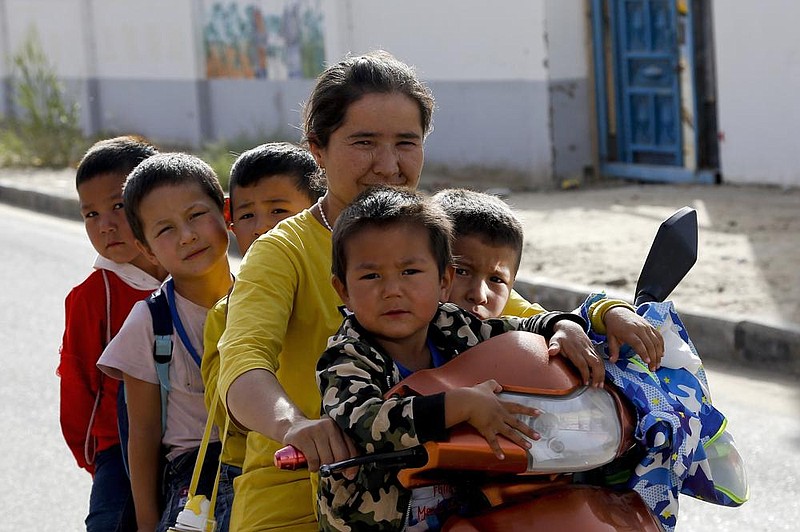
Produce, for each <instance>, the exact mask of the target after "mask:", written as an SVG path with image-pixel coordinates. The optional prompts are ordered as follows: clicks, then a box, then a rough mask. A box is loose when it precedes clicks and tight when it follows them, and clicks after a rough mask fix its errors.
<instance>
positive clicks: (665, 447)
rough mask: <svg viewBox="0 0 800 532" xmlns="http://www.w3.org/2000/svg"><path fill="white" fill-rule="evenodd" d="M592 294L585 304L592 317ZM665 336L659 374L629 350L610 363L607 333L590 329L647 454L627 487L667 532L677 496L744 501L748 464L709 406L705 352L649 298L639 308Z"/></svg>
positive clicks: (670, 309)
mask: <svg viewBox="0 0 800 532" xmlns="http://www.w3.org/2000/svg"><path fill="white" fill-rule="evenodd" d="M604 297H605V294H592V295H591V296H589V298H588V299H587V300H586V301H585V302H584V304H583V306H582V307H581V313H582V314H583V316H584V318H586V319H588V309H589V307H590V306H591V304H592V303H594V302H596V301H597V300H599V299H601V298H604ZM636 312H637V314H639V315H640V316H642V317H644V318H645V319H646V320H647V321H648V322H650V324H651V325H653V326H654V327H655V328H656V329H658V330H659V331H660V332H661V334H662V336H663V337H664V358H663V360H662V365H661V367H660V368H659V369H658V370H656V371H655V372H653V371H650V370H649V369H648V367H647V365H646V364H645V363H644V361H642V359H641V358H639V356H638V355H637V354H636V353H634V352H633V351H632V350H631V349H630V348H627V349H624V350H622V353H621V355H620V357H619V360H618V361H617V362H616V363H614V364H612V363H611V362H609V361H608V346H607V344H606V338H605V336H602V335H598V334H596V333H590V337H591V339H592V341H593V342H595V343H596V344H599V345H600V346H601V348H602V351H603V353H604V354H605V357H606V361H605V367H606V377H607V378H608V380H610V381H611V382H612V383H613V384H614V385H615V386H616V387H617V388H619V389H620V390H621V391H622V393H623V395H625V397H627V398H628V399H629V400H630V401H631V403H632V404H633V406H634V408H635V411H636V414H637V426H636V432H635V438H636V441H637V442H638V443H639V445H640V446H641V447H642V451H643V454H644V457H643V458H642V459H641V460H640V461H639V463H638V464H636V466H635V467H634V469H633V471H631V472H630V475H629V476H628V478H627V480H626V482H625V487H627V488H629V489H633V490H634V491H636V492H637V493H638V494H639V495H640V496H641V497H642V499H643V500H644V501H645V503H646V504H647V506H648V507H649V508H650V510H651V511H652V512H653V514H654V515H655V516H656V517H658V519H659V520H660V521H661V524H662V526H663V527H664V529H665V530H666V531H668V532H670V531H672V530H674V528H675V524H676V522H677V514H678V494H679V493H683V494H684V495H689V496H691V497H694V498H697V499H701V500H704V501H708V502H711V503H714V504H721V505H725V506H739V505H741V504H742V503H744V502H745V501H746V500H747V498H748V496H749V490H748V486H747V480H746V475H745V471H744V465H743V462H742V459H741V456H740V455H739V453H738V451H737V450H736V446H735V443H734V442H733V438H732V437H731V436H730V434H729V433H727V432H726V431H725V428H726V425H727V420H726V419H725V416H724V415H723V414H722V413H721V412H719V411H718V410H717V409H716V408H714V406H713V405H712V403H711V396H710V393H709V389H708V380H707V378H706V374H705V370H704V369H703V366H702V362H701V360H700V357H699V356H698V354H697V350H696V349H695V347H694V344H693V343H692V341H691V339H690V338H689V335H688V334H687V332H686V328H685V327H684V325H683V322H682V321H681V319H680V317H679V316H678V313H677V312H675V308H674V306H673V304H672V303H671V302H669V301H665V302H662V303H645V304H643V305H640V306H639V307H638V308H637V309H636Z"/></svg>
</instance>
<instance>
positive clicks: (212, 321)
mask: <svg viewBox="0 0 800 532" xmlns="http://www.w3.org/2000/svg"><path fill="white" fill-rule="evenodd" d="M227 311H228V296H225V297H223V298H222V299H220V300H219V301H218V302H217V304H216V305H214V308H212V309H211V310H209V311H208V315H207V316H206V326H205V330H204V331H203V345H204V346H205V347H204V349H205V350H204V353H203V363H202V365H201V366H200V373H201V374H202V375H203V384H205V388H206V389H205V402H206V409H208V411H209V413H210V414H211V415H213V416H214V423H215V424H216V425H217V429H218V430H219V432H220V435H221V434H222V430H223V429H224V428H225V419H226V418H227V417H228V412H227V410H225V405H224V404H223V403H222V401H217V409H216V411H215V412H211V407H212V406H213V401H214V398H215V397H217V390H218V387H217V381H218V379H219V349H218V348H217V343H219V339H220V337H221V336H222V333H223V331H224V330H225V317H226V315H227ZM220 439H222V436H220ZM246 445H247V434H246V433H244V432H243V431H241V430H240V429H238V428H237V427H235V426H234V425H233V424H230V425H228V435H227V436H226V439H225V446H224V447H223V448H222V454H221V455H220V458H219V459H220V461H221V462H222V463H223V464H229V465H233V466H237V467H242V464H243V463H244V451H245V446H246Z"/></svg>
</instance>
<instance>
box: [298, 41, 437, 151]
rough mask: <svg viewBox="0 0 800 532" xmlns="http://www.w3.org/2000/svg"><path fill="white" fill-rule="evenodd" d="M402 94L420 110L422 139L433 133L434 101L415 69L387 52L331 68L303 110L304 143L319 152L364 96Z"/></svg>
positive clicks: (377, 51)
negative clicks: (352, 106) (354, 105)
mask: <svg viewBox="0 0 800 532" xmlns="http://www.w3.org/2000/svg"><path fill="white" fill-rule="evenodd" d="M373 93H382V94H392V93H399V94H404V95H406V96H408V97H409V98H411V99H412V100H414V102H416V104H417V105H418V106H419V113H420V123H421V124H422V132H423V135H427V134H428V133H430V131H431V129H432V116H433V108H434V101H433V95H432V94H431V91H430V89H428V87H427V86H425V85H424V84H423V83H422V82H421V81H420V80H419V79H418V78H417V75H416V73H415V72H414V69H413V68H412V67H410V66H408V65H407V64H405V63H403V62H402V61H399V60H398V59H396V58H395V57H394V56H393V55H392V54H390V53H389V52H385V51H383V50H376V51H373V52H370V53H368V54H365V55H361V56H358V57H348V58H347V59H345V60H343V61H341V62H339V63H337V64H335V65H332V66H330V67H328V68H327V69H325V71H324V72H323V73H322V74H320V75H319V77H318V78H317V83H316V85H315V86H314V90H313V91H312V92H311V96H310V97H309V99H308V101H307V102H306V104H305V106H304V109H303V133H304V135H305V142H307V143H313V144H316V145H317V146H319V147H321V148H325V147H326V146H327V145H328V141H329V140H330V138H331V134H332V133H333V132H334V131H336V130H337V129H338V128H339V126H341V125H342V122H343V121H344V116H345V113H346V112H347V109H348V108H349V107H350V104H352V103H353V102H356V101H358V100H359V99H361V97H363V96H364V95H366V94H373Z"/></svg>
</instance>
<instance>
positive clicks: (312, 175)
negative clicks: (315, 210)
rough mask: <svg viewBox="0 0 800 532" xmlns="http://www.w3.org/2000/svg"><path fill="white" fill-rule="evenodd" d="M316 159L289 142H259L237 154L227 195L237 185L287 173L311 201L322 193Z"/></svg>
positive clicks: (248, 183)
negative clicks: (259, 143)
mask: <svg viewBox="0 0 800 532" xmlns="http://www.w3.org/2000/svg"><path fill="white" fill-rule="evenodd" d="M317 170H318V167H317V162H316V161H315V160H314V156H313V155H311V153H310V152H309V151H308V150H306V149H304V148H301V147H299V146H295V145H294V144H291V143H289V142H270V143H267V144H261V145H260V146H256V147H255V148H252V149H250V150H247V151H246V152H244V153H242V154H241V155H239V157H237V158H236V161H235V162H234V163H233V166H232V167H231V179H230V184H229V187H230V195H231V205H233V195H234V193H235V190H236V189H237V188H238V187H249V186H253V185H255V184H257V183H258V182H259V181H261V180H262V179H264V178H267V177H272V176H276V175H288V176H291V177H293V178H294V180H295V188H296V189H297V190H299V191H300V192H302V193H303V194H305V195H306V196H307V197H308V199H309V200H310V201H311V202H312V203H313V202H315V201H317V199H319V198H320V196H322V195H323V194H324V193H325V183H324V181H323V180H322V179H320V178H319V177H318V176H317Z"/></svg>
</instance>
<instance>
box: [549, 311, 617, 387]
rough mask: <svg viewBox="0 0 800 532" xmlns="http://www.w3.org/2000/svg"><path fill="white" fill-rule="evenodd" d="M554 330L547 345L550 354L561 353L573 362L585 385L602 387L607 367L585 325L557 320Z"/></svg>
mask: <svg viewBox="0 0 800 532" xmlns="http://www.w3.org/2000/svg"><path fill="white" fill-rule="evenodd" d="M612 310H613V309H612ZM609 312H610V311H609ZM553 330H554V333H553V336H551V337H550V342H549V343H548V345H547V352H548V354H549V355H550V356H554V355H558V354H561V355H563V356H564V357H566V358H567V359H568V360H569V361H570V362H572V365H574V366H575V368H577V370H578V373H580V374H581V381H582V382H583V384H584V385H585V386H589V385H592V386H594V387H596V388H597V387H601V388H602V386H603V382H604V380H605V376H606V368H605V365H604V364H603V359H602V358H600V355H598V354H597V352H596V351H595V350H594V345H592V341H591V340H590V339H589V337H588V336H587V335H586V331H584V330H583V327H581V326H580V325H578V324H577V323H575V322H574V321H569V320H560V321H558V322H556V324H555V326H554V327H553Z"/></svg>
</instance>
